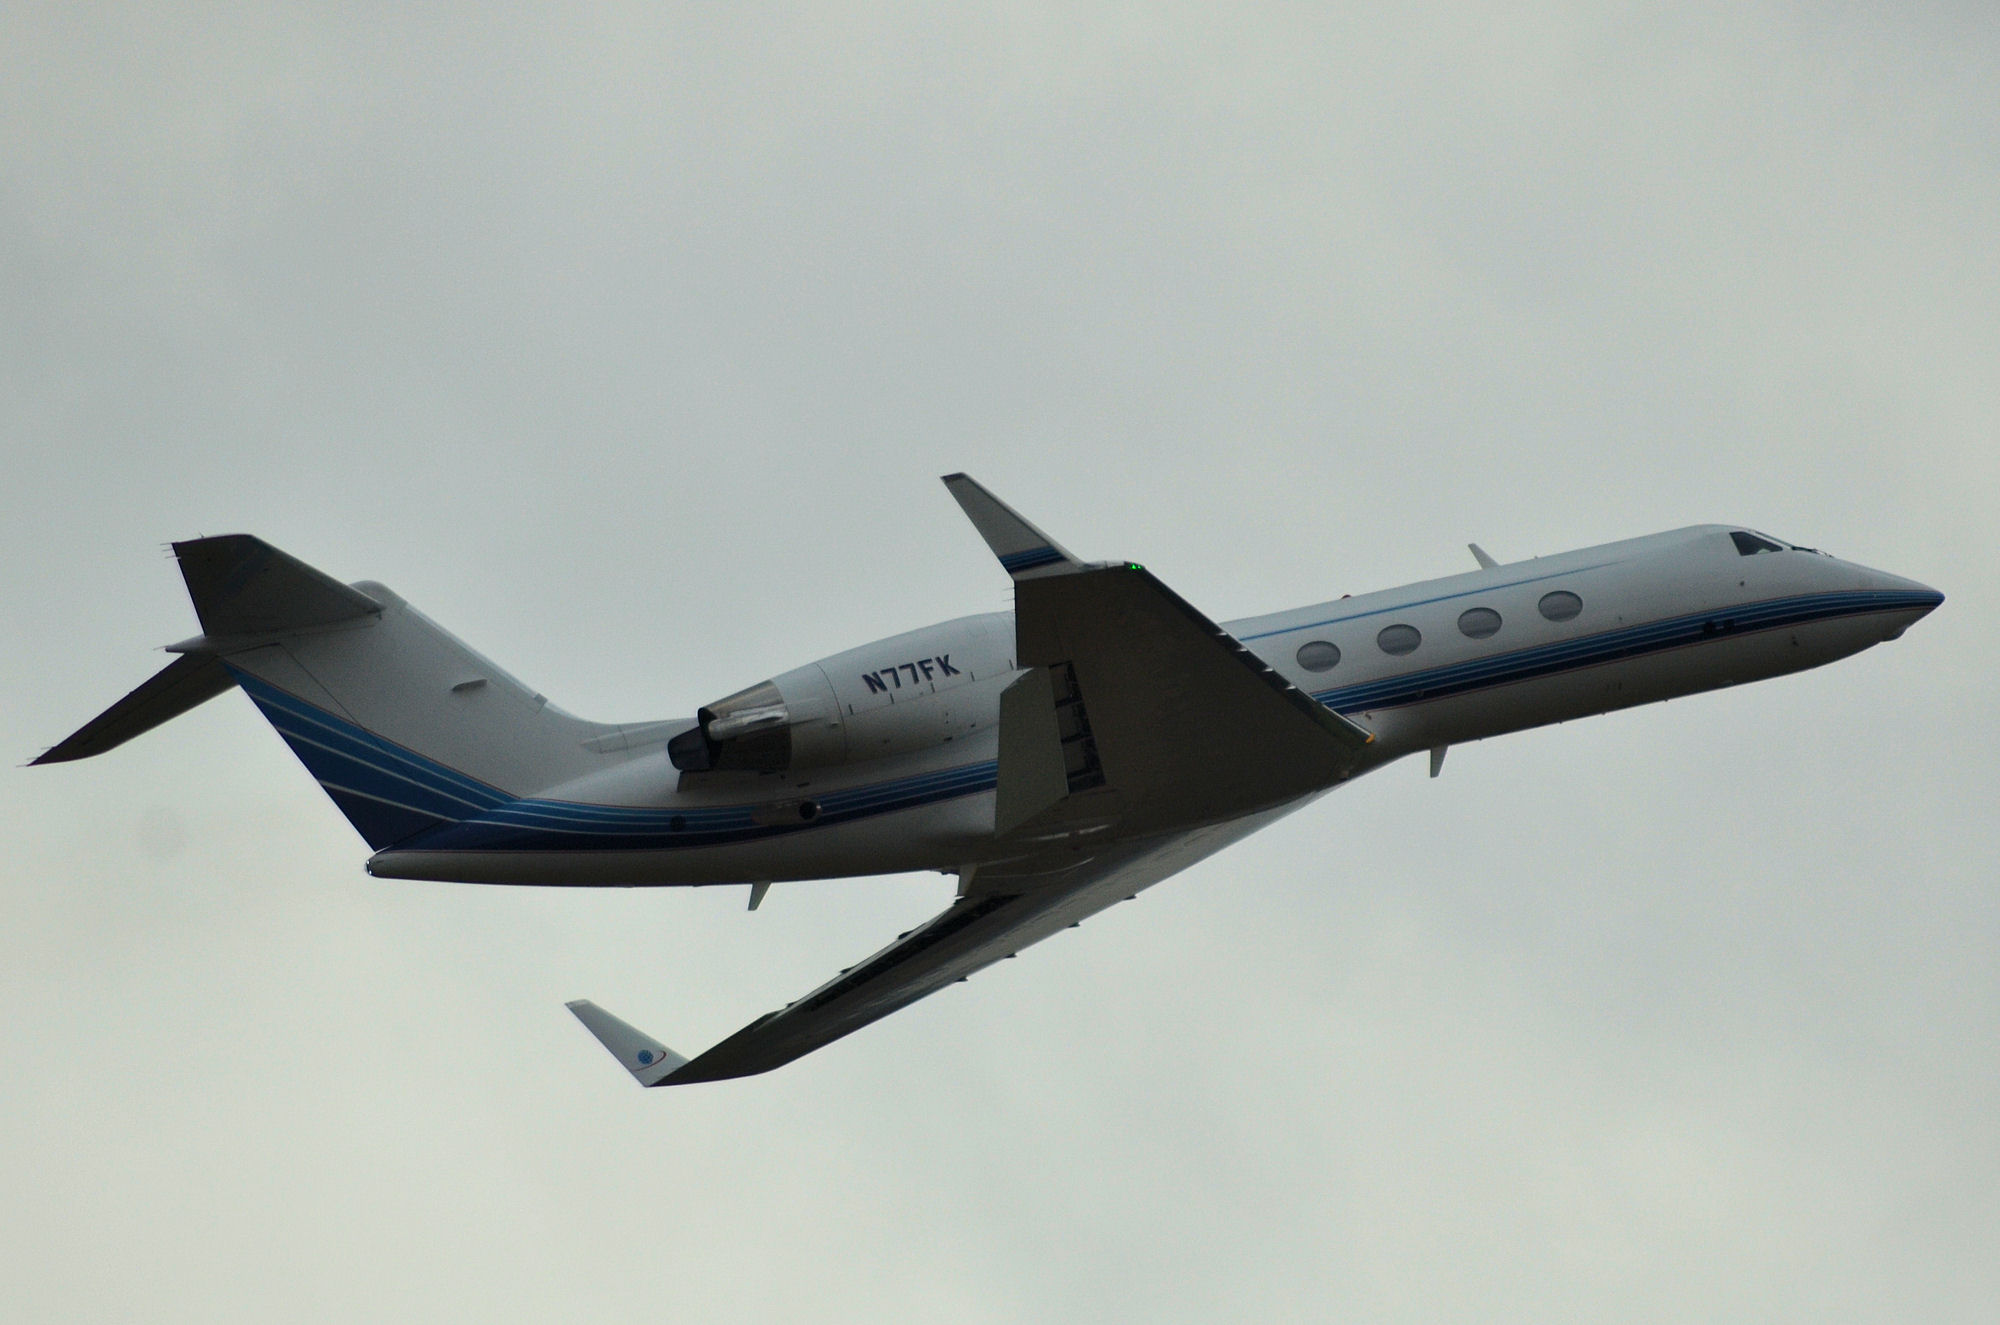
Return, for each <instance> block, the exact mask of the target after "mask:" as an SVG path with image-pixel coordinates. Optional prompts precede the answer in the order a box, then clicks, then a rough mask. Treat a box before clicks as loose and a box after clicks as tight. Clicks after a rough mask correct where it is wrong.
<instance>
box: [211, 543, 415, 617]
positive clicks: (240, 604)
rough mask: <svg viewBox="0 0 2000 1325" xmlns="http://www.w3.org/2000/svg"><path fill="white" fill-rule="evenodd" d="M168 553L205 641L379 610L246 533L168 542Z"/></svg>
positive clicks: (362, 595)
mask: <svg viewBox="0 0 2000 1325" xmlns="http://www.w3.org/2000/svg"><path fill="white" fill-rule="evenodd" d="M174 555H175V556H176V557H178V558H180V563H181V578H183V579H185V580H186V581H187V588H188V597H190V598H192V599H193V600H194V610H195V615H196V616H198V617H200V618H201V628H202V632H203V633H204V634H206V635H207V636H208V637H209V638H210V639H212V640H222V639H228V638H231V637H236V636H244V635H276V634H283V633H286V632H289V631H295V630H309V629H311V628H313V627H315V626H330V625H334V624H335V623H337V622H341V621H348V620H352V619H353V618H355V617H362V616H372V615H375V614H378V613H380V612H381V610H382V604H380V603H378V602H376V601H375V600H374V599H373V598H370V597H369V596H368V595H367V594H365V593H362V592H361V591H360V590H359V589H353V588H349V587H348V586H347V585H344V584H342V583H341V582H340V581H339V580H336V579H334V578H333V577H332V576H331V575H328V574H327V573H326V572H324V571H319V570H314V569H313V568H312V567H311V566H308V565H306V564H305V563H304V562H303V561H300V560H299V559H298V558H297V557H293V556H288V555H286V554H285V553H283V552H280V551H278V549H276V548H274V547H272V546H271V545H270V544H269V543H266V542H265V541H264V540H263V539H261V538H252V537H251V536H250V535H248V534H223V535H220V536H218V537H216V538H195V539H189V540H188V541H186V542H182V543H176V544H174Z"/></svg>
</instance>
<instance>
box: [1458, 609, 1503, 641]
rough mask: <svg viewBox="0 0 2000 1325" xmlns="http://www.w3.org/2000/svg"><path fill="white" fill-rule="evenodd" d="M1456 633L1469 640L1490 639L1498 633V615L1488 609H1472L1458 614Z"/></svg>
mask: <svg viewBox="0 0 2000 1325" xmlns="http://www.w3.org/2000/svg"><path fill="white" fill-rule="evenodd" d="M1458 631H1459V633H1460V634H1461V635H1464V636H1466V637H1467V638H1469V639H1492V638H1493V637H1494V636H1495V635H1498V634H1499V633H1500V614H1499V613H1498V612H1496V611H1494V610H1493V609H1492V608H1490V607H1472V608H1467V609H1466V610H1465V611H1463V612H1461V613H1459V614H1458Z"/></svg>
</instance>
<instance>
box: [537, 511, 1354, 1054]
mask: <svg viewBox="0 0 2000 1325" xmlns="http://www.w3.org/2000/svg"><path fill="white" fill-rule="evenodd" d="M945 484H946V486H947V487H948V488H949V489H950V490H951V493H952V496H953V497H955V498H956V499H957V500H958V502H959V505H960V506H961V507H963V508H964V510H965V513H966V515H967V516H968V517H969V518H970V519H971V521H972V523H973V526H974V527H975V528H976V529H977V530H978V531H979V534H980V536H981V537H982V538H984V539H985V540H986V543H987V545H988V546H989V547H990V548H992V550H993V552H994V555H995V556H996V557H998V558H999V560H1000V563H1001V565H1002V567H1004V568H1005V569H1006V570H1007V572H1008V573H1009V574H1010V575H1012V576H1013V578H1014V586H1015V631H1016V636H1017V639H1016V648H1017V659H1018V661H1019V663H1020V665H1021V667H1022V669H1023V672H1022V675H1021V677H1020V678H1019V679H1018V680H1017V681H1016V682H1015V684H1014V685H1013V686H1011V687H1010V688H1009V689H1008V690H1007V692H1006V693H1005V694H1004V695H1003V697H1002V701H1001V717H1000V771H999V788H998V791H997V795H996V829H997V835H996V841H995V846H996V850H997V851H998V852H1001V853H1005V854H1006V856H1007V859H1005V860H1003V861H1000V862H997V863H989V864H983V865H979V866H976V867H972V868H970V869H969V870H968V871H967V873H966V874H965V875H964V876H962V879H961V885H962V886H961V889H960V895H959V897H958V899H957V900H956V901H955V902H953V904H952V905H951V906H949V907H947V908H946V909H945V910H943V911H941V912H939V913H938V914H937V915H935V916H933V917H932V918H931V919H929V920H928V921H925V922H924V923H923V924H921V925H919V926H917V928H915V929H913V930H910V931H908V932H907V933H905V934H902V935H900V936H898V938H897V939H896V941H895V942H894V943H891V944H890V945H889V946H888V947H886V948H883V949H882V950H881V951H880V952H877V953H876V954H874V955H873V956H872V957H869V958H868V959H866V960H865V961H863V962H861V963H860V964H858V965H856V966H851V967H849V968H848V969H847V970H845V971H842V972H841V973H840V974H839V975H837V976H835V977H834V978H833V979H832V980H829V981H827V982H826V983H825V984H823V985H821V986H820V987H819V988H817V989H815V990H813V991H812V992H811V993H808V994H806V995H805V996H804V997H803V998H800V999H798V1000H797V1001H795V1002H793V1003H790V1004H788V1005H786V1006H785V1007H783V1008H781V1009H779V1010H778V1011H776V1012H773V1013H769V1014H767V1015H766V1016H764V1017H762V1018H760V1019H758V1020H757V1021H754V1022H752V1023H750V1024H749V1025H748V1026H745V1027H744V1028H743V1029H742V1030H740V1031H738V1032H736V1033H735V1034H734V1035H732V1036H730V1037H729V1038H728V1039H726V1040H723V1041H722V1042H721V1043H719V1044H717V1045H715V1046H714V1047H713V1048H711V1049H709V1050H708V1051H706V1052H705V1053H702V1054H700V1055H699V1056H697V1057H695V1058H693V1059H691V1060H688V1059H683V1058H681V1056H680V1055H678V1054H676V1053H674V1052H673V1051H672V1050H670V1049H668V1048H667V1047H666V1046H665V1045H663V1044H661V1043H660V1042H659V1041H657V1040H654V1039H652V1038H651V1037H650V1036H647V1035H645V1034H644V1033H643V1032H640V1031H638V1030H636V1029H634V1028H633V1027H631V1026H629V1025H627V1024H626V1023H624V1022H622V1021H620V1020H619V1019H618V1018H616V1017H613V1016H612V1015H611V1014H610V1013H608V1012H605V1011H604V1010H603V1009H602V1008H599V1007H598V1006H597V1005H596V1004H594V1003H590V1002H588V1001H579V1002H576V1003H572V1004H570V1008H571V1010H572V1011H573V1012H575V1013H576V1015H577V1017H578V1019H579V1020H581V1021H582V1022H583V1023H584V1025H585V1026H586V1027H588V1028H589V1029H590V1031H591V1033H592V1034H593V1035H595V1036H596V1037H597V1038H598V1040H599V1041H600V1042H601V1043H602V1044H603V1045H604V1046H605V1048H606V1049H608V1050H609V1051H610V1052H611V1053H612V1054H613V1056H615V1057H617V1058H618V1060H619V1061H620V1062H621V1063H623V1064H624V1065H625V1067H626V1068H627V1070H629V1071H630V1072H631V1073H632V1075H633V1076H634V1078H635V1079H637V1080H638V1081H639V1082H640V1083H641V1084H642V1085H647V1086H673V1085H683V1084H687V1083H691V1082H697V1081H718V1080H723V1079H726V1078H730V1077H742V1076H752V1075H755V1074H757V1073H760V1072H768V1071H770V1070H771V1069H773V1068H776V1067H781V1066H783V1065H784V1064H786V1063H789V1062H791V1061H792V1060H793V1059H795V1058H799V1057H801V1056H803V1055H805V1054H808V1053H810V1052H812V1051H813V1050H814V1049H817V1048H819V1047H821V1046H822V1045H825V1044H828V1043H831V1042H832V1041H834V1040H837V1039H839V1038H840V1037H842V1036H844V1035H847V1034H850V1033H851V1032H853V1031H856V1030H859V1029H860V1028H861V1027H863V1026H866V1025H867V1024H868V1023H870V1022H872V1021H877V1020H879V1019H881V1018H883V1017H886V1016H888V1015H889V1014H890V1013H892V1012H894V1011H896V1010H897V1009H899V1008H903V1007H907V1006H909V1005H910V1004H911V1003H914V1002H916V1001H917V1000H918V999H921V998H923V997H925V996H926V995H929V994H932V993H935V992H936V991H937V990H939V989H942V988H943V987H944V986H946V985H948V984H952V983H954V982H956V981H959V980H963V979H965V978H966V977H968V976H970V975H971V974H972V973H974V972H975V971H979V970H982V969H983V968H985V967H987V966H990V965H992V964H993V963H994V962H997V961H1001V960H1003V959H1005V958H1008V957H1011V956H1013V955H1014V954H1015V953H1017V952H1019V951H1020V950H1021V949H1023V948H1025V947H1027V946H1028V945H1030V944H1032V943H1038V942H1040V941H1041V940H1042V939H1045V938H1047V937H1048V936H1050V935H1051V934H1054V933H1056V932H1057V931H1058V930H1062V929H1067V928H1070V927H1071V926H1073V925H1076V924H1079V923H1081V922H1082V921H1083V920H1084V919H1086V918H1087V917H1089V916H1092V915H1095V914H1097V912H1099V911H1102V910H1103V909H1104V908H1106V907H1108V906H1111V905H1112V904H1114V903H1116V902H1120V901H1124V900H1126V899H1128V898H1130V897H1133V896H1135V895H1136V894H1137V893H1138V892H1139V891H1140V890H1141V889H1144V888H1148V887H1150V886H1152V885H1153V884H1155V883H1158V882H1159V881H1161V880H1162V879H1165V878H1167V877H1169V876H1171V875H1173V874H1176V873H1178V872H1179V871H1181V870H1183V869H1186V868H1187V867H1188V866H1190V865H1192V864H1194V863H1195V862H1197V861H1199V860H1201V859H1203V858H1204V857H1206V856H1209V855H1212V854H1213V853H1215V852H1217V851H1220V850H1222V849H1223V848H1224V847H1226V846H1229V845H1230V844H1231V843H1233V842H1237V841H1239V840H1241V839H1242V838H1245V837H1248V836H1249V835H1250V834H1251V833H1254V832H1256V831H1257V830H1258V829H1259V828H1262V827H1263V826H1264V825H1266V824H1268V823H1270V822H1271V821H1272V820H1274V819H1277V818H1278V817H1280V816H1282V815H1284V814H1286V813H1289V812H1290V811H1291V810H1293V809H1295V808H1297V807H1298V806H1299V805H1302V804H1304V803H1305V802H1306V801H1308V800H1310V799H1312V798H1313V797H1315V796H1317V795H1319V794H1320V793H1321V792H1323V791H1325V790H1326V789H1327V788H1329V787H1332V786H1334V785H1335V784H1337V783H1339V782H1340V781H1342V780H1344V779H1345V778H1347V777H1349V776H1351V775H1352V774H1353V773H1354V772H1355V771H1357V769H1358V768H1359V767H1360V766H1361V764H1362V762H1363V761H1364V759H1365V757H1366V753H1365V752H1366V748H1367V746H1368V744H1369V743H1370V742H1372V741H1373V739H1374V737H1373V735H1372V734H1371V733H1369V732H1368V731H1366V730H1365V729H1363V728H1361V727H1359V726H1357V725H1356V724H1354V723H1353V722H1351V721H1349V720H1348V719H1346V718H1344V717H1341V716H1340V715H1339V714H1337V713H1334V712H1332V711H1331V710H1329V709H1327V708H1325V707H1324V706H1322V705H1321V704H1319V703H1317V702H1315V701H1314V700H1313V699H1312V698H1311V697H1310V696H1309V695H1306V694H1305V693H1304V692H1303V691H1301V690H1299V689H1298V687H1296V686H1294V685H1292V684H1291V683H1290V682H1289V681H1286V680H1285V679H1284V678H1283V677H1282V676H1280V675H1278V673H1277V672H1276V671H1274V670H1273V669H1272V668H1271V667H1270V666H1268V665H1267V664H1265V663H1264V662H1263V660H1262V659H1260V658H1258V657H1257V656H1256V655H1255V654H1253V653H1252V652H1251V651H1250V650H1249V649H1248V648H1246V647H1245V646H1244V645H1243V644H1242V643H1241V642H1240V641H1239V640H1237V639H1235V638H1234V637H1233V636H1231V635H1230V634H1229V632H1227V631H1225V630H1223V629H1222V628H1221V627H1220V626H1218V625H1216V624H1215V623H1214V622H1213V621H1211V620H1209V619H1208V618H1207V617H1206V616H1204V615H1202V614H1201V613H1200V612H1199V611H1197V610H1196V609H1195V608H1194V607H1193V606H1192V605H1190V604H1189V603H1188V602H1187V601H1186V600H1185V599H1183V598H1181V597H1180V595H1178V594H1176V593H1175V592H1174V591H1173V590H1171V589H1169V588H1167V586H1166V585H1164V584H1162V583H1161V582H1160V581H1159V580H1158V579H1157V578H1155V577H1154V576H1153V575H1151V574H1149V573H1147V572H1146V571H1145V570H1144V569H1143V568H1142V567H1140V566H1138V565H1135V564H1133V563H1130V562H1105V563H1084V562H1080V561H1078V560H1077V559H1076V558H1075V557H1074V556H1072V555H1071V554H1070V553H1068V552H1067V551H1065V550H1064V549H1063V548H1062V547H1061V546H1060V545H1059V544H1057V543H1056V542H1055V541H1054V540H1053V539H1051V538H1049V537H1048V536H1047V535H1046V534H1044V533H1042V531H1041V530H1039V529H1037V528H1035V527H1034V526H1033V525H1032V524H1029V523H1028V522H1027V521H1026V520H1024V519H1022V518H1021V517H1020V516H1019V515H1017V514H1016V513H1015V512H1014V511H1013V510H1011V509H1010V508H1009V507H1007V506H1006V505H1005V504H1004V503H1003V502H1001V501H1000V500H999V499H998V498H996V497H994V496H993V495H992V494H991V493H990V492H987V491H986V489H984V488H982V487H980V486H979V484H977V483H976V482H974V481H973V480H972V479H971V478H969V477H967V476H966V475H964V474H953V475H950V476H948V477H947V478H946V479H945Z"/></svg>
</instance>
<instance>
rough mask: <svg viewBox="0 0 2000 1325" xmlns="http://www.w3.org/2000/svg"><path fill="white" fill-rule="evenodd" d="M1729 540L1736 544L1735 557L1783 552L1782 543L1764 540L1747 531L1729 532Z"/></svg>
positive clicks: (1761, 536) (1735, 530) (1760, 536)
mask: <svg viewBox="0 0 2000 1325" xmlns="http://www.w3.org/2000/svg"><path fill="white" fill-rule="evenodd" d="M1729 539H1730V541H1731V542H1733V543H1734V544H1736V553H1737V555H1738V556H1743V557H1754V556H1756V555H1757V554H1758V553H1759V552H1783V551H1784V550H1785V545H1784V544H1783V543H1780V542H1778V541H1777V540H1775V539H1770V538H1766V537H1764V536H1763V535H1762V534H1753V533H1751V532H1750V531H1749V530H1747V529H1734V530H1731V531H1730V534H1729Z"/></svg>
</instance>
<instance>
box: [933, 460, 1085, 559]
mask: <svg viewBox="0 0 2000 1325" xmlns="http://www.w3.org/2000/svg"><path fill="white" fill-rule="evenodd" d="M944 485H945V487H947V488H949V489H951V495H952V496H953V497H955V498H956V499H957V500H958V504H959V506H960V507H961V508H962V509H963V510H964V511H965V514H966V518H967V519H969V520H971V521H972V527H973V528H974V529H977V530H978V531H979V536H980V537H981V538H983V539H985V540H986V546H988V547H990V548H992V549H993V555H994V556H996V557H998V558H1000V564H1001V566H1003V567H1004V568H1005V569H1006V571H1007V573H1008V574H1009V575H1012V576H1013V577H1014V578H1015V579H1017V580H1019V579H1026V578H1028V577H1030V576H1040V575H1053V574H1060V573H1062V572H1064V571H1073V570H1075V569H1077V567H1078V566H1079V565H1080V563H1079V562H1078V561H1077V559H1076V558H1075V557H1073V556H1071V555H1070V554H1069V552H1068V550H1067V549H1065V548H1064V547H1063V546H1062V545H1061V544H1059V543H1057V542H1056V541H1055V540H1054V539H1053V538H1050V537H1049V536H1048V535H1047V534H1045V533H1043V532H1042V531H1041V530H1039V529H1037V528H1035V527H1034V526H1033V525H1031V524H1029V523H1028V522H1027V521H1026V520H1023V519H1022V518H1021V517H1020V515H1019V514H1017V513H1016V512H1015V511H1014V509H1013V508H1012V507H1010V506H1008V505H1007V503H1005V502H1003V501H1001V500H1000V499H999V498H998V497H996V496H994V495H993V494H992V493H990V492H988V491H987V490H986V489H985V488H983V487H981V486H979V484H978V483H977V482H976V481H975V480H974V479H973V478H972V477H971V476H970V475H968V474H946V475H945V476H944Z"/></svg>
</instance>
